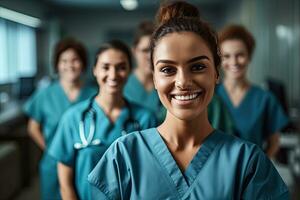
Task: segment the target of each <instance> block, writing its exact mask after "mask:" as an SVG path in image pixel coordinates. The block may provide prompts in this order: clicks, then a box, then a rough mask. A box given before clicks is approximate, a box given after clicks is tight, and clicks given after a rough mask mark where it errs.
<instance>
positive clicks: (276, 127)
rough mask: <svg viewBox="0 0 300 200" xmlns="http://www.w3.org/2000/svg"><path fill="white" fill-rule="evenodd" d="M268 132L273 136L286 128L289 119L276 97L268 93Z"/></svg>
mask: <svg viewBox="0 0 300 200" xmlns="http://www.w3.org/2000/svg"><path fill="white" fill-rule="evenodd" d="M268 95H269V96H268V102H267V117H266V123H265V124H266V129H267V130H266V132H267V133H269V134H273V133H276V132H279V131H280V130H281V129H282V128H284V127H285V126H286V125H287V124H288V122H289V119H288V117H287V115H286V114H285V112H284V111H283V109H282V107H281V105H280V104H279V102H278V100H277V99H276V97H275V96H274V95H272V94H271V93H268Z"/></svg>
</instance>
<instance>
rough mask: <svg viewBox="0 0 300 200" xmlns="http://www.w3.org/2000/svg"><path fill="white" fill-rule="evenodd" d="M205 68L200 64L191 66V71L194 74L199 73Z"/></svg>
mask: <svg viewBox="0 0 300 200" xmlns="http://www.w3.org/2000/svg"><path fill="white" fill-rule="evenodd" d="M205 68H206V66H205V65H204V64H200V63H197V64H193V65H191V70H192V71H194V72H200V71H202V70H204V69H205Z"/></svg>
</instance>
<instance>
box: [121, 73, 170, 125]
mask: <svg viewBox="0 0 300 200" xmlns="http://www.w3.org/2000/svg"><path fill="white" fill-rule="evenodd" d="M124 96H125V97H126V99H128V100H129V101H131V102H133V103H136V104H139V105H141V106H143V107H146V108H148V109H149V110H151V111H152V112H154V113H155V114H156V117H157V119H158V123H161V122H163V120H164V119H165V115H166V109H165V108H164V106H163V105H162V104H161V102H160V100H159V97H158V94H157V91H156V90H155V89H153V90H151V91H147V90H146V89H145V88H144V86H143V84H142V83H141V82H140V81H139V80H138V79H137V77H136V75H135V74H133V73H132V74H131V75H130V76H129V78H128V80H127V83H126V85H125V87H124Z"/></svg>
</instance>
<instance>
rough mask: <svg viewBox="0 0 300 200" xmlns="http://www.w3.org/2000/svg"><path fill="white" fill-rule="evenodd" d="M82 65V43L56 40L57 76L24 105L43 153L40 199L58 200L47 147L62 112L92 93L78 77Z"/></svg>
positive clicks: (70, 40)
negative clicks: (57, 41) (55, 79)
mask: <svg viewBox="0 0 300 200" xmlns="http://www.w3.org/2000/svg"><path fill="white" fill-rule="evenodd" d="M86 64H87V63H86V52H85V49H84V47H83V46H82V44H80V43H79V42H77V41H75V40H73V39H65V40H62V41H60V42H59V43H58V44H57V45H56V47H55V52H54V66H55V70H56V71H57V72H58V77H59V79H58V80H57V81H54V82H53V83H52V84H51V85H50V86H48V87H47V88H45V89H41V90H40V91H37V92H36V93H35V94H34V95H33V96H32V97H31V98H30V99H29V100H28V102H26V104H25V108H24V110H25V113H26V114H27V115H28V116H29V118H30V119H29V122H28V132H29V135H30V137H31V138H32V139H33V140H34V141H35V142H36V144H37V145H38V146H39V147H40V148H41V149H42V150H43V152H44V153H43V157H42V160H41V162H40V184H41V198H42V199H61V197H60V194H59V185H58V179H57V171H56V161H55V160H54V159H53V158H52V157H51V156H49V154H48V147H49V145H50V144H51V142H52V140H53V137H54V135H55V131H56V128H57V125H58V122H59V120H60V118H61V116H62V114H63V113H64V112H65V111H66V110H67V109H68V108H69V107H70V106H71V105H73V104H75V103H77V102H80V101H82V100H85V99H87V98H89V97H91V96H92V95H94V94H95V93H96V90H95V89H93V88H88V87H85V86H83V83H82V81H81V79H80V76H81V74H82V72H83V71H84V70H85V69H86V67H87V66H86Z"/></svg>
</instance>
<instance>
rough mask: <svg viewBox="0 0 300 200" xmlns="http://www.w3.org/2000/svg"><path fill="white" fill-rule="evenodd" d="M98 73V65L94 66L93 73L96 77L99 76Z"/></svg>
mask: <svg viewBox="0 0 300 200" xmlns="http://www.w3.org/2000/svg"><path fill="white" fill-rule="evenodd" d="M96 74H97V69H96V66H93V75H94V77H97V76H96Z"/></svg>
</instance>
